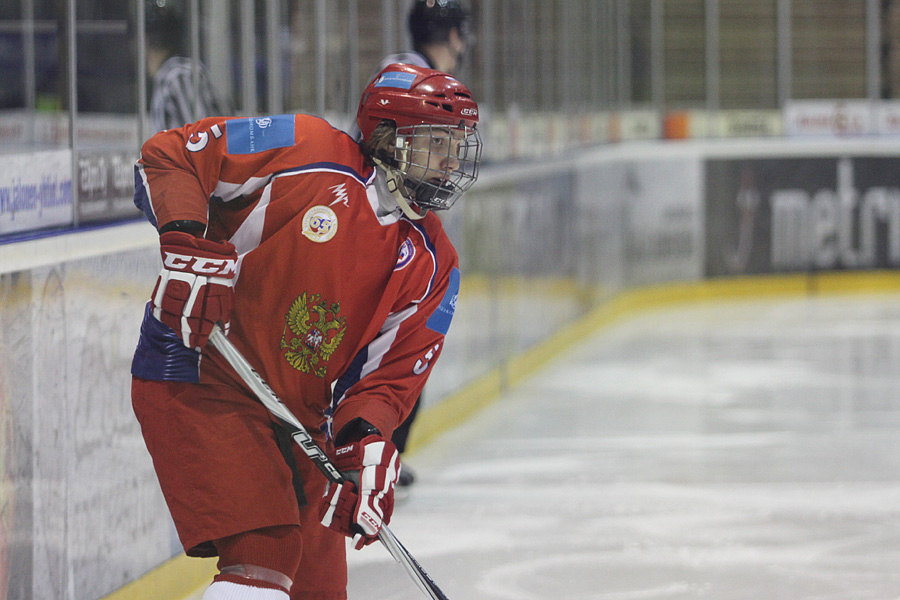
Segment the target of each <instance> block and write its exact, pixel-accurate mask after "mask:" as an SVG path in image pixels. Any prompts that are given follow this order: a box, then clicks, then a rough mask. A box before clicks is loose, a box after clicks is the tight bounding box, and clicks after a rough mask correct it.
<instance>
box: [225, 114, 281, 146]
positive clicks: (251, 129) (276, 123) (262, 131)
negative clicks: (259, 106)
mask: <svg viewBox="0 0 900 600" xmlns="http://www.w3.org/2000/svg"><path fill="white" fill-rule="evenodd" d="M225 135H226V137H227V139H228V154H255V153H257V152H265V151H266V150H273V149H275V148H287V147H288V146H293V145H294V144H295V143H296V139H295V136H294V115H275V116H271V117H250V118H247V119H231V120H229V121H226V122H225Z"/></svg>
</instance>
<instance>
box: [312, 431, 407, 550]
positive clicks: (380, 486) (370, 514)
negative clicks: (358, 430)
mask: <svg viewBox="0 0 900 600" xmlns="http://www.w3.org/2000/svg"><path fill="white" fill-rule="evenodd" d="M334 463H335V465H336V466H337V468H338V470H340V471H341V473H343V474H344V477H346V478H347V479H348V481H347V482H345V483H343V484H341V485H334V484H330V485H329V489H328V490H327V491H326V492H325V495H326V496H327V497H328V502H327V503H325V505H324V507H323V510H322V514H321V518H322V525H325V526H326V527H330V528H331V529H334V530H336V531H340V532H341V533H343V534H344V535H346V536H348V537H352V538H353V546H354V547H355V548H356V549H357V550H359V549H361V548H362V547H363V546H366V545H368V544H371V543H372V542H374V541H375V540H377V539H378V532H379V531H381V527H382V526H383V525H387V524H388V523H390V521H391V513H393V512H394V484H396V483H397V477H398V476H399V475H400V455H399V453H398V452H397V448H396V447H395V446H394V444H393V443H391V441H390V440H388V439H385V438H383V437H381V436H378V435H369V436H366V437H364V438H363V439H362V440H360V441H358V442H354V443H351V444H347V445H346V446H341V447H339V448H338V449H337V450H335V453H334ZM352 482H358V484H354V483H352Z"/></svg>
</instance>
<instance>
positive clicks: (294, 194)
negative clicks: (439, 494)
mask: <svg viewBox="0 0 900 600" xmlns="http://www.w3.org/2000/svg"><path fill="white" fill-rule="evenodd" d="M375 177H376V173H375V170H374V169H373V168H372V167H371V166H368V165H366V164H365V161H364V158H363V156H362V154H361V153H360V151H359V147H358V145H357V144H356V142H354V141H353V140H352V139H351V138H350V137H349V136H348V135H346V134H345V133H343V132H341V131H338V130H336V129H334V128H332V127H331V126H330V125H329V124H328V123H327V122H326V121H323V120H321V119H318V118H316V117H311V116H307V115H278V116H271V117H260V118H237V119H224V118H220V117H216V118H208V119H203V120H201V121H198V122H197V123H194V124H191V125H187V126H185V127H183V128H178V129H172V130H168V131H165V132H162V133H159V134H157V135H156V136H154V137H153V138H151V139H150V140H149V141H148V142H147V143H146V144H145V145H144V147H143V148H142V153H141V158H140V160H139V161H138V163H137V165H136V168H135V183H136V186H135V189H136V191H135V204H137V205H138V207H140V208H142V209H143V210H144V212H145V214H146V215H147V217H148V219H149V220H150V221H151V223H153V225H155V226H156V227H161V226H162V225H164V224H166V223H168V222H170V221H173V220H184V219H187V220H193V221H199V222H201V223H205V224H207V233H206V237H207V238H209V239H213V240H229V241H230V242H232V243H233V244H234V245H235V247H236V248H237V252H238V256H239V260H238V272H237V277H236V280H235V308H234V313H233V315H232V319H231V330H230V333H229V338H230V339H231V340H232V341H233V342H234V343H235V345H236V346H237V347H238V348H239V349H240V351H241V352H243V353H244V355H245V356H246V357H247V358H248V360H249V361H250V362H251V363H252V364H253V366H254V367H255V368H256V370H257V371H258V372H259V373H260V374H261V375H262V376H263V378H264V379H265V380H266V381H267V382H268V383H269V385H270V386H271V387H272V388H273V390H274V391H275V393H276V394H277V395H278V396H279V397H280V398H281V399H282V400H283V401H284V402H285V404H286V405H287V406H288V408H290V409H291V411H293V412H294V414H295V415H296V416H297V417H298V418H299V419H300V421H301V422H303V423H304V425H307V426H308V427H310V428H313V427H323V426H324V425H325V424H326V422H327V421H328V419H329V417H332V418H333V425H334V431H335V432H336V431H339V430H340V428H341V427H342V426H343V425H344V424H346V423H348V422H349V421H351V420H352V419H354V418H356V417H361V418H364V419H365V420H367V421H369V422H370V423H372V424H373V425H375V426H376V427H378V428H379V429H380V430H381V431H382V433H383V434H384V435H386V436H389V435H390V433H391V432H392V431H393V429H394V428H395V427H396V426H397V425H398V424H399V423H400V422H402V420H403V419H404V418H405V416H406V415H407V414H408V412H409V411H410V410H411V408H412V406H413V403H414V401H415V399H416V397H417V396H418V394H419V393H420V391H421V389H422V387H423V385H424V384H425V380H426V378H427V376H428V374H429V373H430V370H431V367H432V365H433V364H434V362H435V361H436V360H437V358H438V356H439V355H440V352H441V349H442V346H443V342H444V334H445V333H446V332H447V329H448V327H449V324H450V320H451V318H452V316H453V311H454V308H455V305H456V296H457V293H458V286H459V270H458V259H457V255H456V252H455V250H454V249H453V246H452V244H451V243H450V241H449V239H448V238H447V236H446V235H445V233H444V231H443V228H442V226H441V222H440V220H439V219H438V218H437V217H436V216H435V215H434V214H432V213H429V214H428V215H427V216H426V217H425V218H424V219H422V220H420V221H415V222H414V221H410V220H408V219H406V218H405V217H403V216H402V215H401V213H400V212H399V211H395V212H393V213H390V214H387V215H381V216H380V213H379V212H378V210H377V209H378V206H379V202H378V195H377V192H376V185H375ZM383 212H384V211H382V213H383ZM141 332H142V334H141V341H140V343H139V345H138V350H137V352H136V353H135V359H134V362H133V365H132V373H133V374H134V375H135V376H137V377H142V378H145V379H156V380H178V381H200V382H206V381H208V382H222V383H229V384H232V385H240V384H239V383H238V382H237V377H236V375H235V374H234V373H233V372H232V370H231V369H230V367H228V366H227V365H226V364H225V362H224V360H223V359H222V358H221V356H219V355H218V353H217V352H216V351H215V350H214V349H212V348H211V347H207V348H206V349H204V350H203V355H202V360H201V357H200V356H199V355H198V354H197V353H196V352H194V351H192V350H189V349H187V348H185V347H184V346H182V345H181V344H180V341H179V340H178V338H177V336H175V334H174V332H172V331H171V329H169V328H168V327H165V326H164V325H162V324H161V323H159V322H158V321H156V320H155V319H153V317H152V316H150V315H149V313H148V314H147V315H146V316H145V322H144V325H143V326H142V329H141Z"/></svg>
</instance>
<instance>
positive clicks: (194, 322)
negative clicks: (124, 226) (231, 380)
mask: <svg viewBox="0 0 900 600" xmlns="http://www.w3.org/2000/svg"><path fill="white" fill-rule="evenodd" d="M159 243H160V252H161V254H162V260H163V268H162V271H160V273H159V279H157V280H156V288H155V289H154V290H153V296H152V297H151V302H152V303H153V316H154V317H156V318H157V319H158V320H160V321H162V322H163V323H165V324H166V325H168V326H169V327H171V328H172V329H174V330H175V333H177V334H178V335H179V336H180V337H181V340H182V342H184V345H185V346H187V347H188V348H196V349H198V350H199V349H200V348H202V347H203V346H204V345H206V342H207V340H208V339H209V334H210V333H212V328H213V325H215V324H216V323H217V322H219V321H221V322H222V323H223V324H225V326H226V328H227V326H228V321H229V319H230V317H231V309H232V307H233V306H234V287H233V283H234V274H235V268H236V266H237V253H236V252H235V249H234V246H233V245H232V244H231V243H229V242H214V241H212V240H206V239H203V238H197V237H194V236H192V235H191V234H189V233H185V232H183V231H169V232H166V233H164V234H162V235H161V236H159Z"/></svg>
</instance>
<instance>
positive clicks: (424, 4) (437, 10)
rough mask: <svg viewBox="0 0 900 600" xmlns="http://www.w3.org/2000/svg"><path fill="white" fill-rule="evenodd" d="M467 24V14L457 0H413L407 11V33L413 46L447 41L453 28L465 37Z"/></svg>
mask: <svg viewBox="0 0 900 600" xmlns="http://www.w3.org/2000/svg"><path fill="white" fill-rule="evenodd" d="M468 24H469V15H468V13H466V11H465V9H463V7H462V5H461V4H460V3H459V0H415V2H414V3H413V7H412V10H411V11H410V12H409V34H410V36H412V41H413V46H414V47H415V48H419V47H420V46H421V45H422V44H428V43H431V42H445V41H447V39H448V36H449V34H450V30H451V29H453V28H456V29H457V30H459V33H460V35H461V36H462V37H463V38H466V37H467V35H466V34H467V33H468V31H467V29H468Z"/></svg>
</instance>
